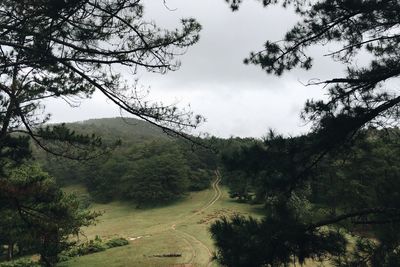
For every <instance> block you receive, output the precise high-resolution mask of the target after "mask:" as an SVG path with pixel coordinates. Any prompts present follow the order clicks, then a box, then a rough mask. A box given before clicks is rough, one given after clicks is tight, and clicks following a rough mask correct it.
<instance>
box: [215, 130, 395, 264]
mask: <svg viewBox="0 0 400 267" xmlns="http://www.w3.org/2000/svg"><path fill="white" fill-rule="evenodd" d="M316 143H317V142H316V141H315V137H314V136H312V135H306V136H298V137H283V136H280V135H276V134H274V133H273V132H271V133H270V134H269V135H268V136H267V137H266V138H265V139H264V140H236V141H235V142H232V144H231V145H230V146H228V147H226V148H225V149H224V150H223V152H222V153H221V160H222V165H223V166H224V176H225V179H226V182H227V185H228V186H229V188H230V193H231V196H232V197H235V198H237V199H239V200H241V201H246V202H249V203H252V202H257V203H264V204H265V207H266V209H265V212H266V213H265V218H264V219H262V220H254V219H251V218H244V217H236V218H231V219H230V220H221V221H219V222H217V223H215V224H214V225H213V226H212V227H211V231H212V234H213V237H214V240H215V242H216V245H217V247H218V248H219V250H218V253H217V255H218V259H219V260H220V262H223V263H224V264H226V265H228V266H246V263H248V262H253V263H255V266H261V265H262V264H265V263H273V262H292V261H293V259H296V260H297V261H300V262H303V261H304V259H305V258H312V259H315V260H321V259H327V258H330V260H331V263H332V264H333V265H334V266H361V265H359V264H360V262H361V261H362V260H363V259H365V262H366V263H365V264H366V265H365V266H370V265H369V264H371V262H372V263H374V262H375V263H379V264H378V265H379V266H399V264H400V256H399V253H398V247H399V246H400V234H397V233H398V231H393V229H397V228H398V227H399V226H400V215H399V214H398V213H397V212H396V210H397V209H399V208H400V206H399V205H400V204H399V203H400V195H399V193H398V192H400V184H399V182H398V181H399V180H398V179H399V177H400V161H399V160H398V159H399V155H400V131H399V129H386V130H377V129H368V130H363V131H361V132H360V133H358V136H357V138H355V139H354V140H353V141H352V142H351V143H348V144H347V145H346V146H344V147H340V148H337V149H335V150H331V151H329V152H326V153H325V152H321V153H319V154H316V153H315V152H314V151H313V150H314V149H316V147H315V146H313V145H314V144H316ZM300 181H301V183H300ZM288 229H290V230H288ZM227 235H229V237H230V238H227ZM348 235H352V236H353V237H352V239H353V241H352V242H354V245H352V248H353V249H352V250H348V245H349V241H348V238H347V237H348ZM246 240H249V241H246ZM250 240H251V241H250ZM237 243H241V244H242V246H241V248H240V251H239V248H238V249H235V248H236V247H237V246H236V245H235V244H237ZM243 248H246V249H243ZM263 251H270V252H271V253H270V254H267V255H266V254H265V253H263ZM238 255H240V258H238V257H239V256H238ZM372 265H373V264H372ZM378 265H373V266H378ZM362 266H364V265H362Z"/></svg>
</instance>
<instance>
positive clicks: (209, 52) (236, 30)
mask: <svg viewBox="0 0 400 267" xmlns="http://www.w3.org/2000/svg"><path fill="white" fill-rule="evenodd" d="M162 2H163V1H161V0H158V1H156V0H147V1H145V16H146V18H148V19H150V20H154V21H156V22H157V23H158V25H159V26H160V27H167V28H173V27H176V26H178V25H179V20H180V19H181V18H184V17H194V18H196V19H197V20H198V21H199V22H200V24H201V25H202V26H203V30H202V31H201V35H200V41H199V42H198V43H197V44H196V45H194V46H193V47H190V48H189V49H188V51H187V53H186V54H185V55H184V56H182V57H181V58H180V60H181V63H182V66H181V68H180V69H179V70H178V71H176V72H169V73H167V74H166V75H159V74H146V73H141V74H140V75H138V76H137V77H125V78H126V79H128V80H134V79H135V78H139V79H140V84H142V85H144V86H148V87H150V90H151V92H150V97H151V98H152V99H154V100H161V101H163V102H164V103H171V102H179V105H180V106H187V105H189V104H190V106H191V110H192V111H193V112H194V113H196V114H201V115H203V116H204V117H206V118H207V121H206V122H205V123H204V124H203V125H202V126H201V128H200V131H202V132H208V133H210V134H211V135H215V136H220V137H229V136H241V137H244V136H252V137H261V136H262V135H264V134H265V133H266V132H267V130H268V129H269V128H272V129H275V130H277V131H279V132H281V133H285V134H290V135H295V134H298V133H300V132H304V131H306V130H307V129H308V126H306V125H304V122H302V121H301V120H300V118H299V114H300V111H301V109H302V107H303V105H304V102H305V100H306V99H308V98H321V97H323V94H324V90H323V89H322V87H317V86H312V87H310V86H308V87H306V86H304V85H303V84H304V83H306V82H307V81H308V80H310V79H313V78H320V79H324V78H329V77H332V76H333V73H340V72H341V69H342V68H341V66H340V65H339V64H337V63H335V62H333V61H332V60H331V59H329V58H326V57H323V56H321V55H322V54H324V53H326V52H328V51H329V50H330V49H329V47H328V48H327V47H319V48H315V49H313V50H312V51H310V52H311V53H312V54H314V55H316V60H315V62H316V64H315V65H314V68H313V69H312V70H311V71H308V72H305V71H302V70H295V71H292V72H290V73H287V74H285V75H283V76H281V77H275V76H272V75H267V74H266V73H264V72H263V71H262V70H261V69H260V68H258V67H256V66H251V65H250V66H249V65H244V64H243V59H244V58H245V57H246V56H247V55H248V54H249V52H250V51H257V50H259V49H261V48H262V45H263V43H264V42H265V41H266V40H274V41H276V40H280V39H282V37H283V35H284V33H285V32H286V31H287V30H288V29H289V28H290V27H291V26H292V25H293V24H294V23H295V22H296V21H297V19H298V18H297V17H296V15H294V13H293V12H291V11H290V10H284V9H282V8H281V7H279V6H275V7H269V8H267V9H265V8H262V6H261V4H260V3H259V2H258V1H252V0H248V1H244V2H245V3H244V4H243V5H242V7H241V9H240V10H239V11H238V12H234V13H233V12H231V10H230V9H229V7H228V5H227V4H226V3H225V1H224V0H167V5H168V8H169V9H170V10H168V9H167V8H166V7H165V6H164V5H163V3H162ZM171 10H173V11H171ZM46 105H47V111H48V112H50V113H51V114H52V122H63V121H65V122H71V121H80V120H86V119H89V118H103V117H115V116H119V115H120V112H119V109H118V108H117V107H116V106H115V105H113V104H112V103H110V101H107V100H106V99H105V98H104V97H103V96H101V95H99V94H95V95H94V96H93V98H92V99H90V100H85V101H82V103H81V105H80V107H78V108H74V109H71V108H70V107H69V106H68V105H67V104H65V103H64V102H62V101H61V100H55V101H52V102H50V103H47V104H46Z"/></svg>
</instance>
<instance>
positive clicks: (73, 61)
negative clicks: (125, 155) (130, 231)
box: [0, 0, 201, 154]
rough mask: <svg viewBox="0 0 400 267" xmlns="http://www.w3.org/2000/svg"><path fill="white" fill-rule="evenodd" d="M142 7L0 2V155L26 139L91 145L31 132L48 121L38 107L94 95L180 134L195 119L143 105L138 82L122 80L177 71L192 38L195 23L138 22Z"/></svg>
mask: <svg viewBox="0 0 400 267" xmlns="http://www.w3.org/2000/svg"><path fill="white" fill-rule="evenodd" d="M143 12H144V7H143V4H142V1H136V0H115V1H106V0H100V1H91V0H35V1H17V2H15V1H2V2H1V3H0V14H1V18H0V108H1V110H0V126H1V129H0V142H1V152H2V153H6V152H5V151H6V150H7V149H9V148H12V150H13V151H15V152H14V153H17V152H18V151H20V150H21V149H22V148H21V147H26V141H25V139H23V138H22V137H18V138H15V137H13V138H11V136H10V134H11V133H13V132H20V133H21V132H23V133H26V134H28V135H30V137H31V138H33V139H34V140H35V141H36V142H37V143H38V144H39V145H40V146H41V147H42V148H43V149H46V150H48V151H51V152H52V153H54V154H65V153H63V152H64V150H62V151H59V150H57V147H59V146H57V147H52V148H51V149H50V148H49V147H48V146H47V145H46V144H44V142H43V140H45V139H46V140H52V141H70V142H74V143H79V142H84V143H89V144H96V143H92V142H91V141H90V140H83V141H82V138H79V136H76V134H74V133H73V132H69V131H67V130H65V129H63V128H62V127H59V128H58V129H56V130H55V131H54V129H50V128H47V129H42V130H37V129H36V128H38V127H39V126H40V125H41V124H42V123H43V122H45V121H47V120H48V119H49V115H46V114H45V115H44V116H39V115H40V110H41V109H42V108H43V105H42V104H41V101H42V100H44V99H48V98H62V99H64V100H66V101H67V102H69V103H70V104H71V105H73V103H74V100H76V99H77V97H83V98H88V97H90V96H91V95H92V94H93V92H94V91H96V90H97V91H99V92H101V93H102V94H104V95H105V96H106V97H107V98H109V99H110V100H111V101H112V102H113V103H115V104H116V105H117V106H118V107H120V108H121V109H122V110H123V111H126V112H128V113H129V114H132V115H135V116H137V117H139V118H141V119H144V120H146V121H149V122H151V123H153V124H157V125H158V126H160V127H162V129H163V130H165V131H167V132H170V133H175V134H181V135H183V134H182V133H181V132H180V131H181V130H183V129H184V128H186V127H195V126H196V125H197V123H199V121H200V120H201V118H200V117H199V116H196V117H195V118H193V117H192V116H191V113H190V112H187V111H184V110H181V111H179V110H177V109H176V107H173V106H172V107H171V106H164V105H162V104H160V103H152V102H149V101H148V100H146V99H145V96H144V94H143V92H140V90H137V89H136V84H135V83H134V84H129V83H127V82H125V81H124V79H123V76H122V75H121V74H120V73H122V72H125V71H129V72H130V73H133V75H134V74H135V73H136V72H137V71H138V70H139V69H141V68H142V69H146V70H147V71H152V72H160V73H166V72H167V71H169V70H176V69H177V68H178V67H179V62H178V61H177V60H176V59H175V56H176V55H179V54H181V53H182V52H184V51H185V49H186V48H187V47H188V46H190V45H192V44H194V43H195V42H196V41H197V40H198V32H199V30H200V25H199V24H198V23H197V22H196V21H195V20H194V19H191V18H189V19H182V28H181V29H179V30H178V29H177V30H173V31H167V30H163V29H160V28H159V27H157V26H156V25H155V24H154V23H153V22H147V21H145V20H144V19H143Z"/></svg>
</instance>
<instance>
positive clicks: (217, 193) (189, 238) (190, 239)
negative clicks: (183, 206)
mask: <svg viewBox="0 0 400 267" xmlns="http://www.w3.org/2000/svg"><path fill="white" fill-rule="evenodd" d="M220 182H221V175H220V173H219V171H218V170H216V171H215V180H214V181H213V183H212V188H213V190H214V195H213V196H212V198H211V199H210V200H209V201H208V202H207V203H206V204H205V205H204V206H203V207H201V208H200V209H198V210H197V211H196V212H194V213H193V214H190V215H188V216H186V217H184V218H182V219H179V220H177V221H174V222H173V224H172V225H166V226H165V228H164V230H158V231H154V232H151V233H148V234H151V235H156V234H157V233H162V232H165V231H172V232H174V233H176V234H177V235H179V236H180V237H181V238H182V240H183V242H185V243H186V244H187V245H188V246H189V247H190V250H191V254H192V255H191V257H190V260H189V261H188V262H186V263H185V265H188V266H193V264H194V260H195V258H196V257H197V252H196V249H195V245H198V246H200V247H202V248H203V249H204V250H205V251H207V254H208V256H209V259H208V262H207V265H206V266H208V267H210V266H211V265H212V261H211V258H212V251H211V250H210V248H209V247H208V246H207V245H206V244H204V243H203V242H202V241H200V240H199V239H197V238H196V237H195V236H193V235H191V234H189V233H187V232H184V231H182V230H179V229H176V228H177V226H178V225H179V224H182V223H184V222H186V221H188V220H190V219H192V218H193V217H195V216H197V215H199V214H201V213H203V212H205V211H206V210H207V209H209V208H210V207H212V206H213V205H214V204H215V203H216V202H217V201H218V200H219V199H220V198H221V195H222V192H221V189H220V188H219V183H220Z"/></svg>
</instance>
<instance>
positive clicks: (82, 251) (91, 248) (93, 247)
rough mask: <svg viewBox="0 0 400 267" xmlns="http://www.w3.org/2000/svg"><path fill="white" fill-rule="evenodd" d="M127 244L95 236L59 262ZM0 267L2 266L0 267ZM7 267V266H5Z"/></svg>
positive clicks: (71, 250) (124, 241) (65, 254)
mask: <svg viewBox="0 0 400 267" xmlns="http://www.w3.org/2000/svg"><path fill="white" fill-rule="evenodd" d="M128 244H129V242H128V240H126V239H125V238H122V237H120V238H114V239H111V240H108V241H107V242H103V240H101V238H100V237H99V236H96V238H95V239H94V240H89V241H88V242H85V243H83V244H80V245H77V246H75V247H73V248H71V249H70V250H68V251H66V252H64V253H62V254H61V255H60V256H59V261H67V260H70V258H72V257H77V256H83V255H88V254H92V253H96V252H101V251H104V250H106V249H109V248H114V247H121V246H126V245H128ZM0 267H2V266H0ZM7 267H8V266H7Z"/></svg>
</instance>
